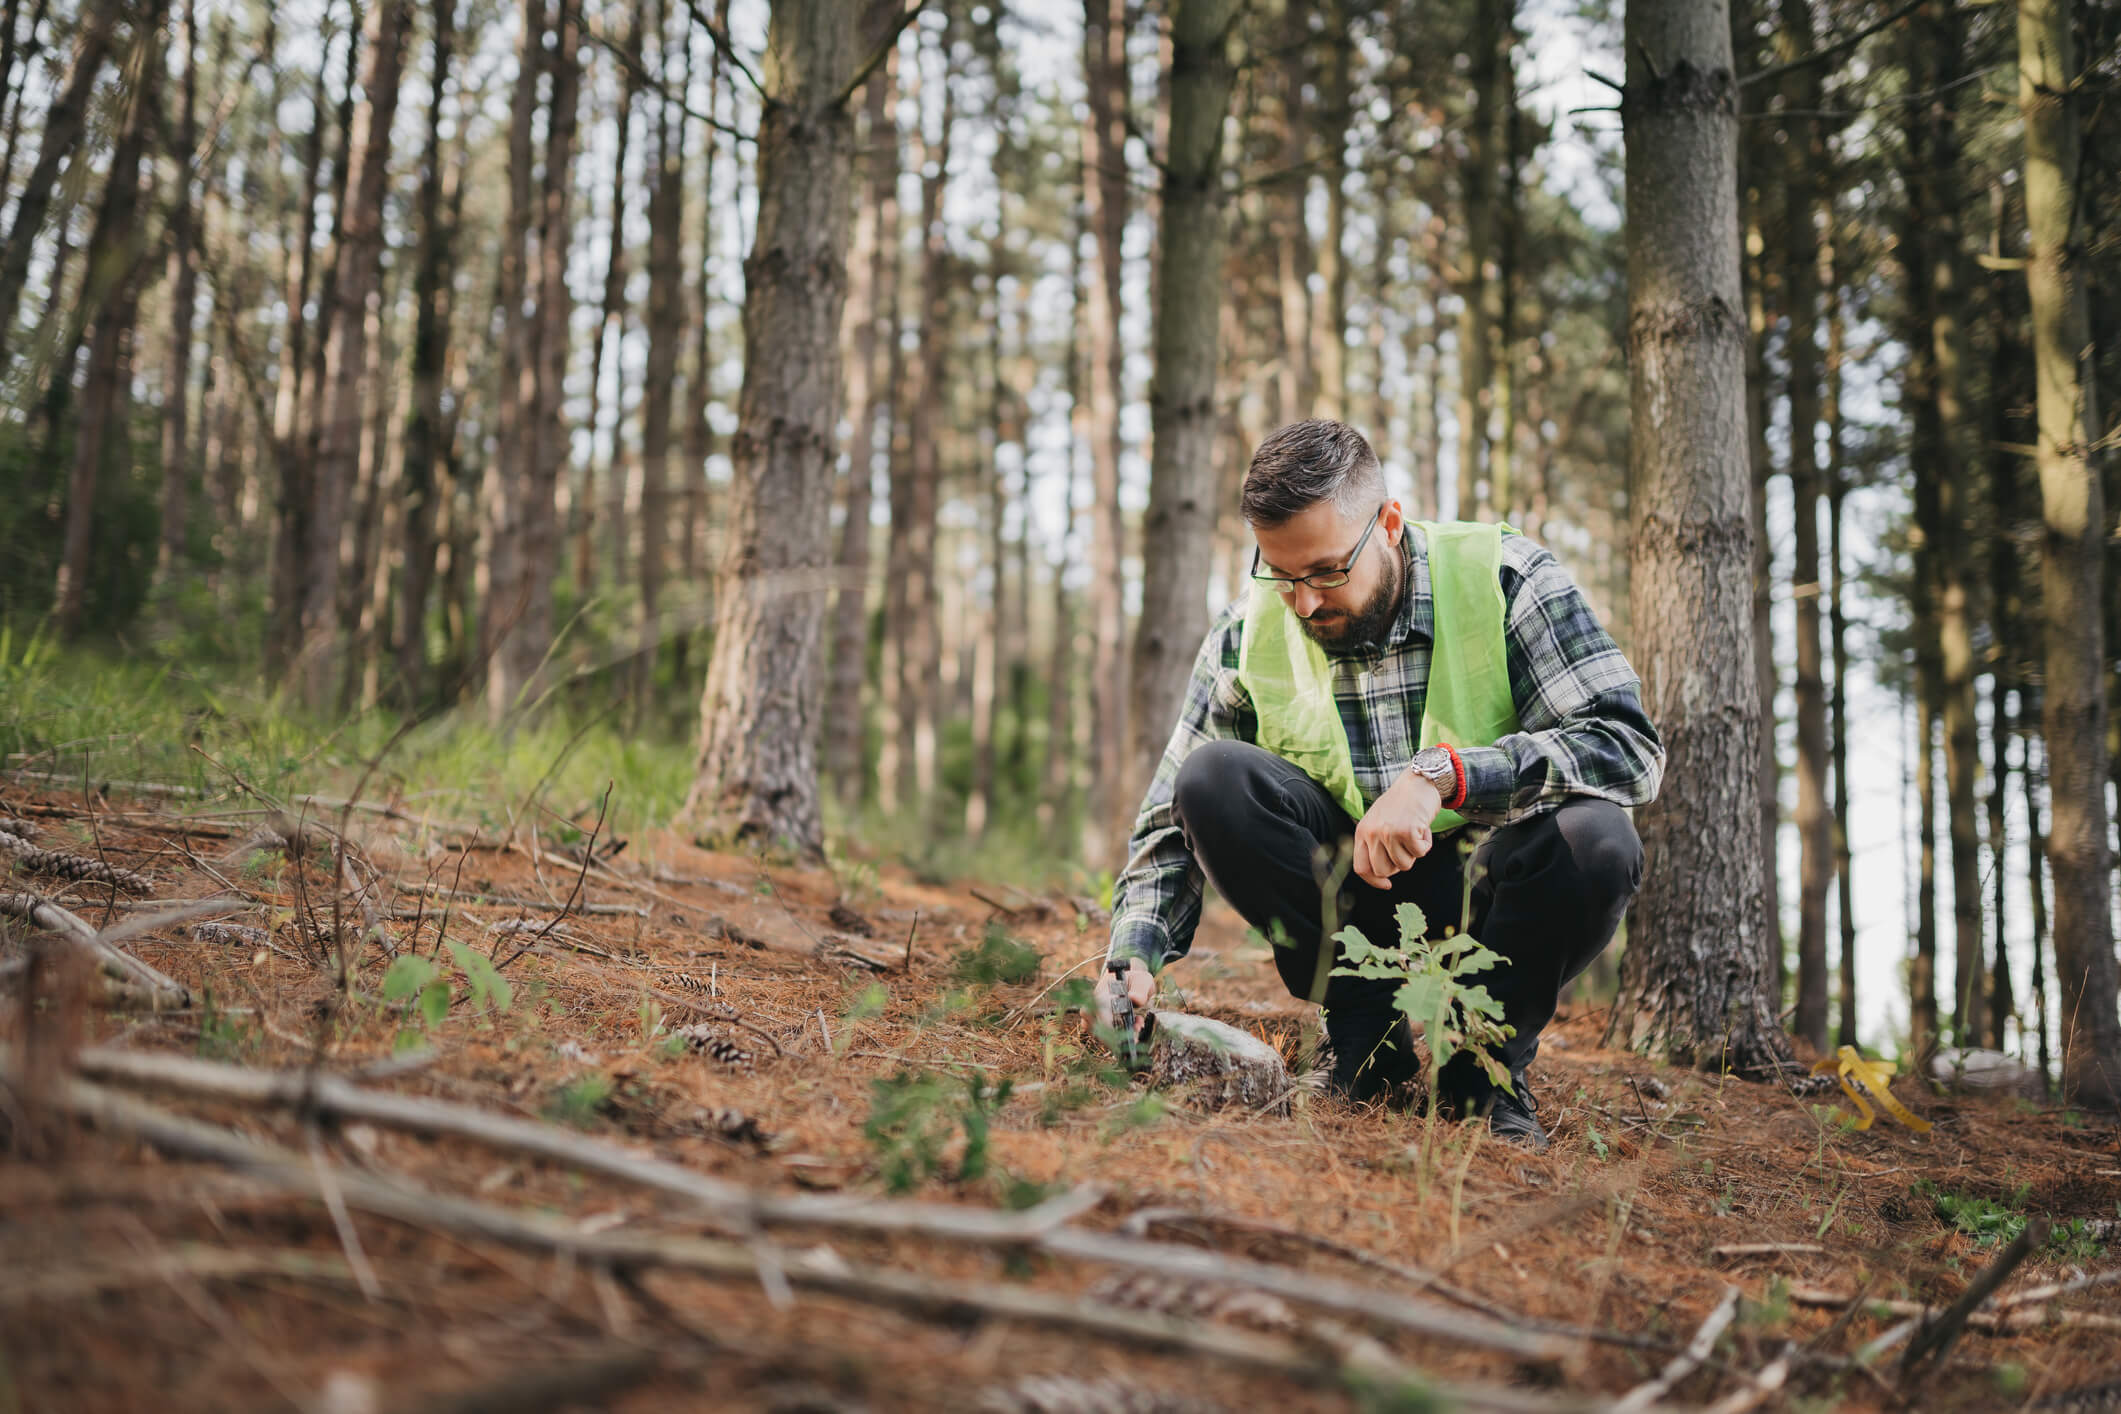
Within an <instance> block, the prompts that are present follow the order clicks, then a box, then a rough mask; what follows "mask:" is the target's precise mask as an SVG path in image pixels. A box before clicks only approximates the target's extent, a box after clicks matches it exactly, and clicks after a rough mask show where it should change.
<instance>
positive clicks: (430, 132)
mask: <svg viewBox="0 0 2121 1414" xmlns="http://www.w3.org/2000/svg"><path fill="white" fill-rule="evenodd" d="M456 10H457V0H434V7H433V12H434V31H433V52H434V59H433V65H432V72H431V75H430V79H429V84H428V96H427V143H426V147H425V148H424V149H423V151H422V154H421V159H420V166H421V172H420V187H419V198H418V201H417V210H418V213H419V225H420V233H419V251H418V254H417V256H416V257H415V259H416V260H417V261H418V265H417V267H416V268H415V271H414V274H413V307H414V313H413V335H412V407H411V410H410V412H409V414H408V415H407V417H406V419H405V436H404V444H403V445H404V452H403V456H404V471H403V472H402V473H401V484H402V486H403V488H404V498H405V572H404V578H403V580H402V582H401V583H400V585H399V588H398V626H397V633H396V635H395V643H394V648H395V651H396V656H397V687H396V698H397V701H398V703H399V704H400V705H401V706H405V707H414V706H417V705H418V704H419V703H420V702H421V701H422V700H423V699H424V697H425V694H426V690H427V601H428V596H429V595H430V593H431V592H432V591H433V588H434V580H435V556H436V553H437V550H438V549H439V546H438V544H437V541H436V537H435V529H436V523H437V514H436V513H437V510H438V504H439V502H440V499H441V497H442V495H443V494H444V493H443V485H442V477H441V475H440V472H441V470H442V465H443V462H444V448H443V444H442V385H443V381H444V379H445V377H446V376H447V370H448V365H449V340H450V333H451V324H452V320H453V318H454V316H455V313H456V301H455V299H454V297H453V291H454V288H455V284H456V234H457V233H456V226H455V224H454V223H453V222H450V221H448V220H446V218H445V216H444V209H445V207H447V206H451V205H454V203H455V196H456V192H457V190H458V188H459V186H460V184H461V183H462V181H463V164H461V163H457V162H450V163H446V164H445V163H444V161H443V148H442V111H443V105H442V99H443V96H444V94H445V93H446V92H447V91H448V88H449V74H450V69H451V67H452V65H454V63H455V62H456Z"/></svg>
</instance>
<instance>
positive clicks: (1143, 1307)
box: [1089, 1272, 1299, 1331]
mask: <svg viewBox="0 0 2121 1414" xmlns="http://www.w3.org/2000/svg"><path fill="white" fill-rule="evenodd" d="M1089 1295H1090V1299H1091V1300H1093V1301H1104V1302H1109V1303H1110V1304H1112V1305H1114V1306H1124V1307H1126V1308H1128V1309H1129V1310H1134V1311H1156V1312H1160V1313H1162V1314H1163V1315H1166V1316H1181V1317H1185V1318H1188V1319H1194V1320H1207V1321H1223V1322H1226V1323H1228V1324H1230V1325H1237V1326H1247V1327H1250V1328H1251V1329H1253V1330H1261V1331H1293V1330H1296V1329H1297V1328H1298V1326H1299V1322H1298V1321H1297V1319H1296V1313H1295V1312H1294V1311H1292V1310H1290V1309H1289V1307H1288V1304H1287V1303H1286V1302H1284V1301H1283V1300H1282V1299H1281V1298H1280V1297H1278V1296H1273V1295H1270V1294H1268V1293H1267V1292H1264V1291H1252V1290H1249V1289H1247V1288H1245V1287H1231V1286H1221V1285H1218V1284H1216V1283H1213V1282H1204V1281H1187V1280H1185V1279H1184V1278H1181V1277H1165V1276H1158V1275H1156V1274H1155V1273H1153V1272H1124V1273H1118V1274H1115V1275H1113V1276H1109V1277H1106V1278H1104V1279H1103V1280H1102V1281H1100V1282H1098V1283H1097V1284H1095V1285H1094V1286H1092V1287H1091V1288H1090V1292H1089Z"/></svg>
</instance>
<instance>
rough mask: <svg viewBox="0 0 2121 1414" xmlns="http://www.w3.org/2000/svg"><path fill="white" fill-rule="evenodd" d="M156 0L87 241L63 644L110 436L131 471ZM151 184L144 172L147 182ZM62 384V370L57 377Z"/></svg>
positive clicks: (57, 602) (140, 33)
mask: <svg viewBox="0 0 2121 1414" xmlns="http://www.w3.org/2000/svg"><path fill="white" fill-rule="evenodd" d="M162 14H163V8H162V0H147V4H146V5H145V6H144V7H143V8H142V9H141V10H140V11H139V12H138V14H137V15H136V17H135V18H136V21H137V23H136V26H135V29H134V35H135V38H134V41H133V59H134V62H133V64H132V72H131V74H130V75H129V76H128V77H129V87H130V89H131V92H130V94H129V96H128V98H127V101H126V106H125V118H124V126H123V127H122V128H121V129H120V131H119V135H118V140H117V143H116V145H115V146H114V147H113V148H112V149H111V161H110V174H109V176H108V177H107V178H106V179H105V185H104V192H103V202H102V205H101V206H100V207H99V208H98V210H97V212H96V226H95V231H94V233H93V234H92V235H91V236H90V237H89V242H88V268H87V274H86V276H85V278H84V280H83V284H82V290H81V306H82V308H83V309H84V310H85V311H87V313H88V318H89V335H88V340H89V345H88V374H87V377H86V379H85V380H84V381H83V383H82V385H81V400H80V404H79V407H80V423H79V427H78V430H77V431H76V433H75V436H74V458H73V470H72V474H71V475H70V476H69V477H68V478H67V487H66V528H65V532H64V539H63V542H62V545H63V548H62V552H61V553H62V558H61V560H60V563H59V580H58V585H57V588H56V591H55V593H54V595H53V608H52V620H53V627H55V628H56V629H57V630H58V632H59V635H60V636H61V637H62V638H72V637H73V636H74V635H75V634H76V633H77V632H79V630H80V628H81V619H82V613H83V610H84V608H85V607H86V605H87V594H88V573H89V556H90V550H91V546H92V540H91V532H92V530H93V529H94V525H95V510H96V493H97V489H98V486H99V485H100V484H101V481H102V470H103V462H104V460H105V457H106V455H107V452H106V446H107V443H108V441H110V440H112V436H113V434H115V440H116V442H117V450H116V458H117V459H118V460H119V461H120V462H121V464H129V463H130V460H131V452H132V448H131V445H130V437H129V424H128V419H127V418H126V417H125V416H124V409H125V407H126V405H127V403H128V400H129V393H130V387H131V382H132V377H131V373H132V362H131V355H132V341H133V334H134V325H135V323H136V321H137V317H138V315H139V299H140V286H139V282H140V276H141V273H142V268H143V264H144V262H143V260H142V253H143V250H144V248H145V245H146V242H145V239H144V237H143V234H142V231H141V226H142V224H143V223H142V219H141V214H140V212H141V204H142V203H141V196H142V193H141V190H140V187H141V171H140V168H141V163H142V161H143V159H144V158H145V157H146V152H147V141H148V136H149V134H150V133H151V132H152V131H153V130H154V129H155V127H156V126H157V124H159V122H160V121H161V114H160V103H161V97H162V88H161V77H162ZM149 180H150V181H152V174H150V176H149ZM55 376H57V377H62V378H63V377H68V376H70V371H69V370H68V369H66V368H61V369H60V370H59V371H58V373H57V374H56V375H55Z"/></svg>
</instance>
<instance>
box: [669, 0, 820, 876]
mask: <svg viewBox="0 0 2121 1414" xmlns="http://www.w3.org/2000/svg"><path fill="white" fill-rule="evenodd" d="M840 9H841V7H840V6H839V5H838V4H837V3H833V0H775V3H774V5H773V12H772V19H771V22H770V26H769V29H768V34H767V49H768V56H767V60H766V63H765V64H764V66H763V77H764V80H765V83H766V87H767V94H766V101H765V103H764V105H763V112H762V114H761V117H760V121H759V133H758V227H757V232H756V234H755V236H754V237H753V242H752V249H751V253H750V257H749V258H748V259H747V261H746V262H745V271H746V276H747V278H746V281H745V283H746V288H747V293H746V298H745V301H744V388H743V392H742V394H741V395H740V397H739V401H738V408H737V433H736V437H735V439H734V441H733V442H732V443H731V446H730V454H731V460H732V462H733V463H734V467H735V472H736V477H735V484H734V486H733V488H732V496H731V508H732V514H731V522H730V538H729V552H728V554H727V555H726V556H725V557H724V560H723V578H722V585H721V589H720V591H719V593H718V595H717V597H716V618H715V635H714V656H713V659H712V661H711V662H710V663H709V664H708V668H707V683H706V688H705V691H704V692H703V694H702V696H701V701H700V757H699V769H698V773H697V775H696V777H695V779H694V781H693V785H692V791H691V794H690V796H689V797H688V799H687V801H686V804H685V810H684V815H685V817H686V818H687V819H688V820H689V821H691V822H693V823H695V824H697V825H698V826H700V827H701V828H702V829H703V830H704V831H705V832H706V833H707V834H708V835H710V836H714V837H720V838H734V839H737V840H743V841H746V842H751V843H755V844H758V845H785V846H787V847H790V848H793V849H794V850H796V851H797V852H799V853H800V854H802V855H805V856H808V857H810V858H817V857H820V856H821V855H822V854H823V846H824V837H823V825H822V820H821V817H820V813H819V803H818V784H817V760H816V739H817V733H816V728H817V725H818V708H819V703H818V695H819V694H818V677H817V650H818V643H819V639H820V637H821V636H822V634H821V630H822V627H823V619H824V608H825V597H826V596H825V589H826V584H827V576H826V570H827V568H828V563H829V560H830V554H829V549H828V544H827V542H826V540H825V539H824V538H822V537H821V536H819V534H818V533H817V528H818V527H819V526H821V525H824V524H826V523H827V522H828V520H829V518H830V514H831V502H832V470H833V462H834V459H835V451H836V448H837V445H838V422H839V414H840V395H841V386H840V351H839V329H840V318H841V315H842V314H843V312H844V304H845V300H846V288H847V278H846V262H847V226H848V212H847V206H848V203H847V184H848V180H849V178H850V175H851V167H852V150H853V146H854V120H853V117H852V115H851V114H850V113H849V112H848V109H847V104H846V102H845V101H844V100H843V99H842V97H841V90H842V89H843V88H844V87H845V86H846V84H847V82H848V81H849V79H850V78H851V77H852V76H853V74H854V72H855V66H856V65H857V63H859V61H860V59H861V57H862V56H861V55H859V54H858V53H857V52H856V49H857V36H856V34H855V32H854V29H853V27H852V26H850V25H847V24H846V23H844V17H843V16H842V15H841V13H840Z"/></svg>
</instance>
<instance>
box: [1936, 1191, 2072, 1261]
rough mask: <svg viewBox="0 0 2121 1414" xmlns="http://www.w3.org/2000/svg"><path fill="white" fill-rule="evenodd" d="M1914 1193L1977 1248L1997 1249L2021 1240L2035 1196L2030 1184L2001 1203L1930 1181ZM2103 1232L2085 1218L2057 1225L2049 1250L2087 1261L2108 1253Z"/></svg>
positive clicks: (2049, 1236)
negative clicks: (2026, 1210)
mask: <svg viewBox="0 0 2121 1414" xmlns="http://www.w3.org/2000/svg"><path fill="white" fill-rule="evenodd" d="M1911 1191H1912V1192H1913V1194H1914V1195H1915V1197H1917V1198H1921V1199H1924V1200H1926V1201H1927V1202H1928V1203H1929V1204H1930V1207H1931V1209H1932V1210H1933V1211H1934V1212H1935V1213H1936V1214H1937V1216H1938V1217H1939V1218H1941V1219H1943V1220H1944V1221H1945V1222H1947V1223H1949V1224H1951V1226H1953V1227H1955V1228H1957V1229H1958V1230H1959V1231H1961V1232H1963V1233H1965V1234H1966V1235H1967V1236H1968V1237H1971V1238H1973V1239H1974V1245H1975V1246H1977V1247H1994V1246H1999V1245H2001V1244H2003V1243H2008V1242H2013V1241H2016V1240H2017V1237H2018V1234H2019V1233H2021V1232H2023V1231H2025V1225H2026V1223H2027V1222H2028V1221H2030V1219H2028V1218H2027V1216H2026V1215H2025V1213H2024V1212H2023V1211H2021V1210H2022V1209H2023V1208H2024V1207H2025V1203H2026V1200H2027V1199H2028V1198H2030V1197H2031V1196H2032V1192H2033V1188H2032V1185H2031V1184H2029V1183H2021V1184H2018V1185H2017V1186H2016V1187H2014V1188H2012V1189H2010V1190H2008V1191H2007V1192H2006V1193H2005V1194H2004V1196H2003V1200H2002V1201H2001V1202H1998V1201H1997V1200H1996V1199H1994V1198H1985V1197H1982V1196H1980V1195H1978V1194H1971V1193H1955V1192H1951V1191H1949V1190H1947V1189H1943V1188H1939V1187H1938V1186H1937V1185H1936V1184H1935V1183H1932V1182H1931V1181H1930V1180H1928V1179H1926V1178H1925V1179H1917V1180H1916V1181H1915V1183H1914V1185H1913V1186H1912V1189H1911ZM2099 1231H2100V1229H2098V1228H2097V1227H2094V1226H2093V1225H2092V1224H2091V1223H2089V1222H2087V1221H2085V1220H2084V1219H2083V1218H2069V1219H2067V1220H2064V1221H2059V1222H2055V1223H2053V1224H2052V1225H2051V1226H2050V1227H2049V1229H2048V1234H2047V1246H2048V1250H2049V1251H2050V1252H2052V1253H2054V1254H2055V1255H2057V1256H2059V1257H2063V1258H2065V1259H2067V1260H2070V1261H2075V1262H2083V1261H2090V1260H2093V1259H2095V1258H2098V1257H2100V1256H2102V1255H2104V1253H2105V1250H2106V1248H2105V1244H2104V1243H2103V1242H2102V1241H2101V1240H2100V1237H2099Z"/></svg>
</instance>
